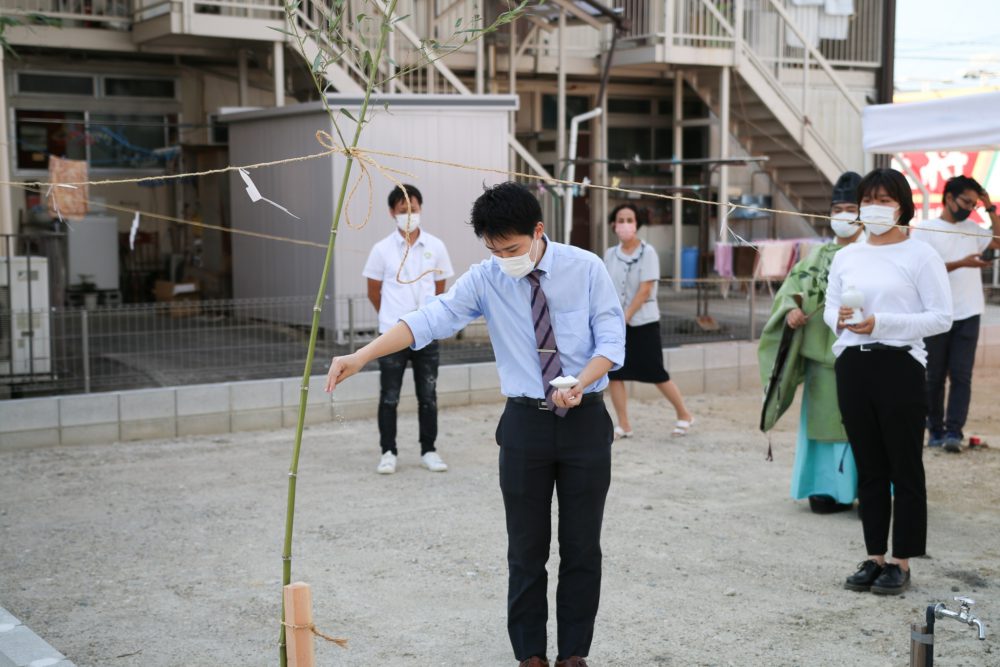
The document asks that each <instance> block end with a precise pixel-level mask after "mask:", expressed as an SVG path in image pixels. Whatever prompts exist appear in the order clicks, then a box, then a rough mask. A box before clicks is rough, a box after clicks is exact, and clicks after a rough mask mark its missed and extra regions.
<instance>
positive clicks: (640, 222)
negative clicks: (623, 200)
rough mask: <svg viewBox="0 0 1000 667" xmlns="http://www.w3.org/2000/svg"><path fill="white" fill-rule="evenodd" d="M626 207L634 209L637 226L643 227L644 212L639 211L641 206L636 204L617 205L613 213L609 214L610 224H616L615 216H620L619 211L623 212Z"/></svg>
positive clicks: (630, 209) (637, 227)
mask: <svg viewBox="0 0 1000 667" xmlns="http://www.w3.org/2000/svg"><path fill="white" fill-rule="evenodd" d="M626 209H628V210H629V211H632V213H634V214H635V228H636V229H639V228H640V227H642V225H643V220H642V214H641V213H639V207H637V206H636V205H635V204H619V205H618V206H615V207H614V209H613V210H612V211H611V214H610V215H608V224H611V225H613V224H615V218H617V217H618V214H619V213H621V212H622V211H624V210H626Z"/></svg>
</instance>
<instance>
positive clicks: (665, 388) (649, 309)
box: [604, 204, 694, 438]
mask: <svg viewBox="0 0 1000 667" xmlns="http://www.w3.org/2000/svg"><path fill="white" fill-rule="evenodd" d="M609 222H610V223H611V224H612V225H614V230H615V234H617V235H618V240H619V243H618V245H616V246H614V247H611V248H608V250H607V252H605V253H604V265H605V266H607V267H608V273H609V274H610V275H611V282H612V283H614V286H615V291H616V292H617V294H618V299H619V300H620V301H621V305H622V308H623V309H624V310H625V365H624V366H622V368H621V369H620V370H617V371H612V372H610V373H608V379H609V380H610V383H609V385H608V390H609V391H610V393H611V402H612V404H613V405H614V408H615V414H616V415H617V417H618V426H616V427H615V435H616V436H617V437H619V438H630V437H632V435H633V432H632V425H631V424H630V423H629V419H628V393H627V392H626V390H625V380H635V381H637V382H650V383H653V384H655V385H656V387H657V389H659V390H660V393H662V394H663V395H664V396H665V397H666V399H667V400H668V401H670V404H671V405H672V406H673V407H674V410H675V412H676V413H677V422H676V423H675V424H674V430H673V433H672V435H675V436H678V435H684V434H686V433H687V431H688V429H689V428H691V426H692V425H693V424H694V417H693V416H691V413H690V412H688V409H687V407H686V406H685V405H684V397H683V396H681V390H680V389H679V388H678V387H677V385H676V384H674V382H673V381H672V380H671V379H670V374H669V373H667V371H666V369H665V368H664V367H663V346H662V345H661V343H660V307H659V305H658V304H657V302H656V283H657V281H658V280H659V279H660V258H659V257H657V255H656V249H655V248H654V247H653V246H651V245H649V244H648V243H646V242H645V241H643V240H641V239H640V238H639V236H638V231H639V227H641V226H642V218H641V217H640V216H639V209H637V208H636V207H635V206H634V205H632V204H622V205H621V206H618V207H616V208H615V210H613V211H612V212H611V216H610V219H609Z"/></svg>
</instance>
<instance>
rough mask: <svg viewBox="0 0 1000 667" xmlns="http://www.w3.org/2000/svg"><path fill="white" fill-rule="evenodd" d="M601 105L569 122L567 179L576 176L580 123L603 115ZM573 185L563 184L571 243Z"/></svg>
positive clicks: (565, 234)
mask: <svg viewBox="0 0 1000 667" xmlns="http://www.w3.org/2000/svg"><path fill="white" fill-rule="evenodd" d="M601 112H602V109H601V107H597V108H596V109H591V110H590V111H587V112H586V113H582V114H580V115H579V116H573V118H572V119H571V120H570V122H569V156H568V157H567V165H568V167H567V169H566V180H567V181H570V182H573V180H574V179H575V178H576V139H577V135H578V134H579V133H580V123H583V122H586V121H588V120H590V119H591V118H597V117H598V116H600V115H601ZM573 187H574V186H572V185H565V186H563V243H565V244H567V245H569V238H570V234H571V233H572V232H573Z"/></svg>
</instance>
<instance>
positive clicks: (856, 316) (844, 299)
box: [840, 285, 865, 324]
mask: <svg viewBox="0 0 1000 667" xmlns="http://www.w3.org/2000/svg"><path fill="white" fill-rule="evenodd" d="M840 305H841V306H843V307H845V308H851V309H853V310H854V313H853V314H852V315H851V316H850V317H849V318H847V319H846V320H844V324H861V323H862V322H864V320H865V316H864V313H863V312H862V307H863V306H864V305H865V295H864V294H862V293H861V291H860V290H859V289H857V288H856V287H854V285H848V286H847V289H845V290H844V292H843V293H842V294H841V295H840Z"/></svg>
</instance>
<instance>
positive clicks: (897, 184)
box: [858, 169, 913, 226]
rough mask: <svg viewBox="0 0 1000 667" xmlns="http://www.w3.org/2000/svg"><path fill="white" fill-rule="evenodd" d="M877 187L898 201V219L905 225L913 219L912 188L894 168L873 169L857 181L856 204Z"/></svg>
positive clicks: (899, 222) (872, 192) (898, 221)
mask: <svg viewBox="0 0 1000 667" xmlns="http://www.w3.org/2000/svg"><path fill="white" fill-rule="evenodd" d="M879 188H882V189H884V190H885V193H886V194H887V195H889V196H890V197H892V198H893V199H895V200H896V201H897V202H899V220H897V221H896V222H897V223H898V224H900V225H903V226H906V225H908V224H910V220H913V190H911V189H910V184H909V183H908V182H907V181H906V177H905V176H903V175H902V174H901V173H899V172H898V171H896V170H895V169H873V170H871V171H870V172H868V174H867V175H866V176H865V177H864V178H862V179H861V182H860V183H858V205H859V206H860V205H861V200H862V199H864V198H865V196H866V195H871V194H874V193H875V192H876V191H877V190H878V189H879Z"/></svg>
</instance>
